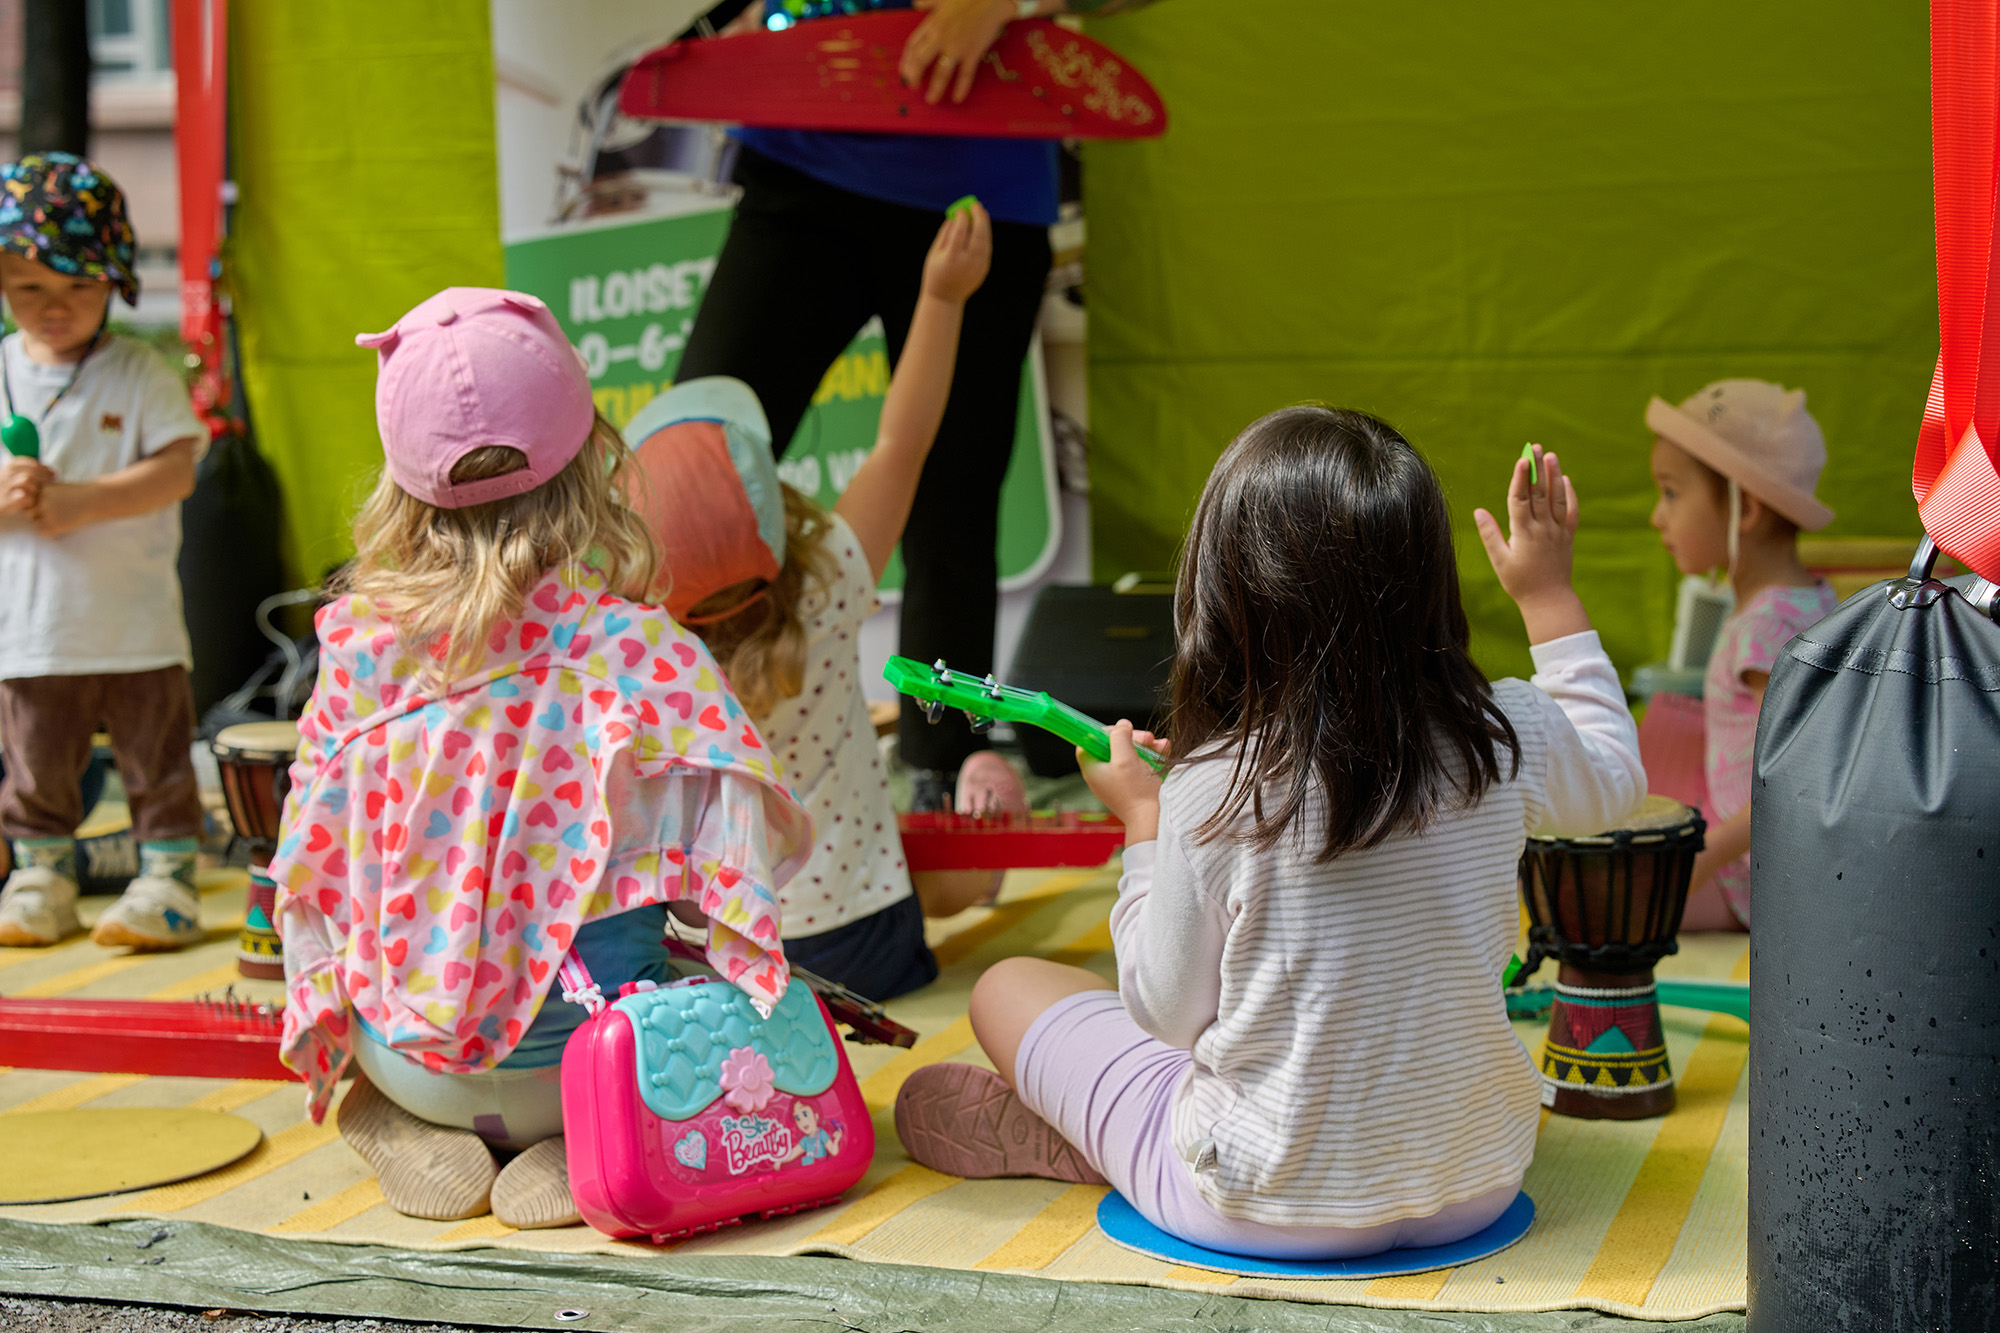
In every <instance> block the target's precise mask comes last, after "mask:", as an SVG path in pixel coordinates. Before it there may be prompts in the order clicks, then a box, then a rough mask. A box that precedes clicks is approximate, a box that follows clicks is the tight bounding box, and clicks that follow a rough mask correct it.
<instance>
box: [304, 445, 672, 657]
mask: <svg viewBox="0 0 2000 1333" xmlns="http://www.w3.org/2000/svg"><path fill="white" fill-rule="evenodd" d="M631 458H632V455H631V451H630V450H628V449H627V448H626V446H625V441H624V438H623V437H622V436H620V435H619V433H618V431H617V430H616V429H615V428H614V427H613V426H612V425H611V423H610V422H608V421H606V420H605V419H604V417H603V415H602V414H599V415H598V417H597V420H596V422H595V423H594V424H593V425H592V426H591V430H590V437H589V438H588V439H587V440H585V441H584V445H583V448H582V449H580V450H578V451H577V455H576V457H575V458H573V459H571V460H570V461H569V464H568V465H567V466H566V467H564V468H563V470H562V471H560V472H558V473H556V475H555V476H553V477H551V478H549V480H547V481H545V482H543V483H542V484H541V485H540V486H537V487H535V489H533V490H531V491H528V492H526V493H525V494H522V495H516V496H510V497H509V498H507V499H504V500H492V501H488V502H487V503H485V504H477V505H467V506H466V507H465V508H463V509H440V508H438V507H437V506H436V505H431V504H426V503H425V502H424V501H422V500H419V499H417V498H416V497H414V496H412V495H411V494H409V492H407V491H405V490H404V489H403V488H402V487H400V486H398V485H397V484H396V483H395V482H394V481H393V480H391V479H390V477H389V474H388V472H387V471H384V472H383V474H382V479H381V480H380V481H379V482H377V483H376V486H375V491H374V494H372V495H370V496H369V497H368V500H367V502H366V503H365V504H363V505H362V506H361V512H360V513H359V514H358V515H357V516H356V517H355V520H354V545H355V554H354V561H353V563H352V564H350V565H349V566H348V567H347V569H346V571H345V572H343V573H342V574H341V575H340V576H338V577H337V578H336V580H335V583H334V591H335V592H337V593H353V594H356V595H358V596H361V597H364V598H367V599H368V600H369V601H372V602H374V603H375V604H376V605H377V606H379V607H380V608H381V609H382V610H383V611H384V613H386V614H387V615H388V616H389V617H390V618H391V619H392V620H393V621H394V622H395V624H396V628H397V631H398V632H399V633H400V634H401V635H402V636H403V637H404V639H405V641H406V642H407V643H408V644H409V645H410V646H411V647H412V648H413V649H415V650H417V652H418V655H419V656H420V657H422V658H426V659H428V660H427V661H426V662H425V664H424V668H423V672H424V676H425V681H426V684H429V685H433V686H436V687H439V688H443V687H446V686H449V685H450V683H451V681H452V680H453V679H454V678H455V677H458V676H461V675H465V674H468V673H470V672H472V671H474V670H477V669H478V667H479V665H480V663H481V662H482V661H483V660H484V659H485V657H486V648H487V644H486V640H487V636H488V635H489V634H491V633H492V631H493V627H494V626H495V625H497V624H498V623H499V622H501V621H502V620H508V619H511V618H513V617H515V616H518V615H519V614H520V613H521V608H522V605H523V604H524V602H525V601H526V599H527V596H528V592H529V590H530V589H532V588H533V587H534V586H535V585H536V584H537V583H539V582H541V580H542V579H543V577H544V576H546V575H547V573H548V572H549V570H551V569H553V568H556V567H558V566H562V565H571V564H583V565H589V566H591V567H592V568H595V569H596V570H598V571H599V572H600V573H602V574H603V575H604V578H605V581H606V583H607V585H608V586H609V588H610V590H611V591H612V592H614V593H616V594H618V595H620V596H623V597H630V598H633V599H635V600H639V599H643V598H644V596H645V592H646V589H647V588H648V587H649V586H651V584H652V582H653V573H654V570H655V568H656V566H657V564H658V559H659V557H658V554H657V551H656V549H655V547H654V545H653V536H652V533H651V531H650V530H649V529H648V528H647V527H646V524H645V522H644V521H643V520H642V519H641V518H640V517H639V516H638V515H637V514H635V513H634V512H632V510H631V509H630V508H628V507H627V506H626V503H625V498H624V492H625V477H626V475H627V473H626V469H627V467H628V465H629V464H630V462H631ZM527 461H528V460H527V456H526V455H525V454H523V453H522V452H521V451H520V450H518V449H514V448H510V447H508V446H505V445H486V446H484V447H481V448H478V449H474V450H472V451H471V452H470V453H468V454H466V455H465V456H464V457H463V458H461V459H459V460H458V463H457V464H456V465H455V466H454V467H453V468H452V470H451V479H452V481H453V482H467V481H481V480H484V479H486V478H488V477H499V476H504V475H506V474H507V473H509V472H514V471H517V470H519V469H520V468H523V467H526V466H527Z"/></svg>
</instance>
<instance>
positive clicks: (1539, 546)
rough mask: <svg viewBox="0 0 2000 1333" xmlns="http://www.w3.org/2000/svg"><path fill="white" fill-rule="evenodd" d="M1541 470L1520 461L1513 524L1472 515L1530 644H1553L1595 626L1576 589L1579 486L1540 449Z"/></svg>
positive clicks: (1512, 488) (1510, 493) (1510, 497)
mask: <svg viewBox="0 0 2000 1333" xmlns="http://www.w3.org/2000/svg"><path fill="white" fill-rule="evenodd" d="M1534 458H1535V464H1536V465H1538V469H1537V470H1538V471H1539V474H1540V480H1539V482H1538V481H1536V480H1534V476H1535V472H1534V471H1531V464H1530V462H1529V460H1528V459H1527V458H1520V459H1517V460H1516V461H1515V463H1514V476H1513V480H1512V482H1511V483H1510V484H1509V485H1508V487H1507V525H1508V527H1509V528H1510V529H1511V531H1509V532H1508V533H1507V534H1506V535H1504V536H1503V535H1502V534H1501V531H1500V524H1499V522H1498V521H1497V520H1496V519H1495V518H1494V517H1493V515H1491V514H1489V513H1488V512H1486V511H1485V510H1484V509H1475V510H1473V511H1472V521H1473V523H1474V525H1475V526H1477V527H1478V529H1479V540H1480V542H1481V543H1483V544H1484V545H1485V547H1486V558H1487V559H1488V560H1490V561H1492V562H1493V572H1494V573H1495V574H1496V575H1498V576H1499V578H1500V586H1501V587H1502V588H1504V589H1505V590H1506V592H1507V595H1508V596H1509V597H1512V598H1513V599H1514V604H1515V605H1516V606H1518V607H1520V608H1521V620H1522V621H1523V622H1524V623H1525V624H1526V625H1527V627H1528V642H1529V643H1547V642H1548V641H1549V640H1550V639H1560V638H1562V637H1563V636H1564V635H1567V634H1580V633H1582V632H1583V631H1585V630H1587V629H1589V628H1590V616H1589V614H1588V613H1587V612H1585V611H1584V609H1583V599H1582V598H1580V597H1578V596H1577V595H1576V589H1575V588H1573V587H1571V586H1570V564H1571V561H1572V559H1573V556H1574V553H1575V548H1576V520H1577V503H1576V487H1575V486H1573V485H1571V484H1570V480H1569V478H1568V477H1565V476H1564V475H1563V472H1562V464H1561V463H1559V462H1558V461H1557V460H1556V456H1555V455H1554V454H1549V453H1543V452H1542V447H1541V446H1540V445H1535V446H1534Z"/></svg>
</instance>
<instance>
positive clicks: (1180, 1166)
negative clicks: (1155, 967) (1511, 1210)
mask: <svg viewBox="0 0 2000 1333" xmlns="http://www.w3.org/2000/svg"><path fill="white" fill-rule="evenodd" d="M1193 1063H1194V1057H1192V1056H1191V1055H1189V1054H1188V1053H1187V1052H1186V1051H1183V1050H1178V1049H1176V1048H1174V1047H1172V1046H1169V1045H1167V1044H1166V1043H1165V1042H1163V1041H1160V1040H1158V1039H1157V1038H1154V1037H1150V1036H1148V1035H1147V1034H1146V1033H1145V1032H1144V1031H1142V1030H1141V1029H1140V1027H1139V1025H1138V1024H1137V1023H1134V1022H1133V1021H1132V1018H1131V1016H1130V1015H1129V1014H1127V1013H1126V1012H1125V1006H1124V1005H1122V1004H1120V1003H1119V1001H1118V993H1117V992H1116V991H1108V990H1094V991H1085V992H1084V993H1082V994H1081V995H1072V996H1070V997H1068V998H1067V999H1063V1000H1059V1001H1057V1002H1056V1003H1055V1004H1052V1005H1050V1006H1049V1007H1048V1009H1047V1010H1045V1011H1044V1012H1043V1014H1042V1016H1041V1017H1040V1018H1037V1019H1036V1020H1035V1022H1034V1025H1033V1026H1032V1027H1030V1028H1029V1029H1028V1032H1027V1035H1026V1036H1024V1037H1023V1038H1022V1039H1021V1049H1020V1051H1019V1053H1018V1054H1016V1055H1015V1057H1014V1076H1015V1082H1016V1084H1017V1088H1016V1090H1017V1091H1018V1092H1019V1093H1020V1095H1021V1100H1022V1101H1024V1102H1026V1103H1027V1104H1028V1107H1029V1109H1031V1110H1033V1111H1034V1112H1035V1113H1036V1114H1037V1115H1039V1116H1041V1117H1042V1118H1043V1119H1044V1120H1046V1121H1048V1122H1049V1123H1050V1124H1052V1125H1054V1126H1055V1127H1056V1128H1057V1129H1058V1130H1060V1131H1061V1132H1062V1135H1063V1137H1064V1138H1066V1139H1068V1140H1069V1141H1070V1142H1071V1143H1073V1144H1075V1145H1076V1146H1077V1147H1078V1148H1080V1149H1081V1150H1082V1151H1083V1155H1084V1156H1085V1157H1087V1158H1089V1159H1090V1164H1091V1165H1092V1166H1094V1167H1096V1168H1097V1169H1098V1170H1099V1171H1100V1172H1102V1173H1103V1175H1104V1178H1105V1179H1106V1180H1109V1181H1110V1182H1111V1183H1112V1184H1113V1185H1114V1186H1116V1187H1117V1190H1118V1192H1119V1193H1120V1194H1122V1195H1124V1196H1125V1198H1126V1199H1127V1200H1128V1201H1129V1202H1130V1203H1131V1205H1132V1206H1133V1207H1134V1208H1136V1209H1138V1210H1139V1213H1140V1215H1141V1216H1142V1217H1144V1218H1145V1219H1146V1220H1147V1221H1149V1222H1151V1223H1152V1224H1153V1225H1154V1226H1156V1227H1159V1228H1160V1229H1161V1230H1162V1231H1166V1232H1169V1233H1171V1234H1172V1235H1175V1236H1179V1237H1180V1238H1181V1239H1182V1240H1186V1241H1192V1242H1193V1243H1194V1244H1196V1245H1202V1246H1206V1247H1207V1248H1209V1249H1211V1250H1221V1251H1223V1252H1225V1253H1228V1254H1247V1255H1252V1256H1255V1257H1257V1258H1263V1259H1349V1258H1354V1257H1356V1256H1360V1255H1367V1254H1380V1253H1382V1252H1383V1251H1384V1250H1396V1249H1408V1248H1412V1247H1416V1246H1427V1245H1448V1244H1450V1243H1451V1242H1452V1241H1455V1240H1462V1239H1464V1238H1465V1237H1467V1236H1470V1235H1472V1234H1473V1233H1474V1232H1478V1231H1483V1230H1485V1229H1486V1228H1487V1227H1488V1226H1490V1225H1492V1224H1493V1222H1494V1221H1495V1220H1496V1219H1497V1218H1498V1217H1499V1216H1500V1214H1501V1213H1503V1212H1505V1211H1506V1209H1507V1205H1508V1204H1510V1203H1512V1202H1513V1201H1514V1196H1515V1194H1516V1193H1518V1192H1519V1189H1520V1186H1519V1185H1518V1184H1514V1185H1508V1186H1506V1187H1505V1188H1502V1189H1496V1190H1490V1191H1488V1192H1487V1193H1485V1194H1482V1195H1480V1196H1478V1197H1477V1198H1473V1199H1467V1200H1465V1201H1464V1202H1462V1203H1454V1204H1449V1205H1447V1206H1446V1207H1444V1208H1441V1209H1439V1210H1438V1211H1437V1212H1435V1213H1432V1214H1431V1215H1430V1216H1429V1217H1416V1218H1407V1219H1404V1220H1402V1221H1397V1222H1384V1223H1382V1224H1381V1225H1380V1226H1372V1227H1279V1226H1269V1225H1267V1224H1265V1223H1262V1222H1248V1221H1243V1220H1241V1219H1238V1218H1233V1217H1224V1216H1223V1215H1222V1214H1221V1213H1218V1212H1216V1211H1215V1210H1214V1209H1213V1208H1211V1207H1210V1206H1209V1205H1208V1203H1207V1202H1206V1201H1205V1200H1204V1199H1203V1198H1202V1197H1201V1195H1200V1194H1198V1193H1197V1192H1196V1191H1195V1187H1194V1181H1193V1178H1192V1177H1191V1175H1190V1174H1189V1171H1188V1168H1187V1164H1186V1163H1185V1162H1183V1161H1182V1160H1181V1159H1180V1157H1179V1155H1178V1154H1176V1153H1175V1152H1174V1146H1173V1135H1172V1132H1171V1131H1172V1121H1171V1112H1172V1109H1173V1102H1174V1094H1175V1093H1176V1092H1177V1091H1178V1090H1179V1089H1180V1085H1181V1081H1182V1080H1183V1079H1184V1078H1186V1076H1187V1072H1188V1070H1189V1068H1190V1067H1192V1065H1193Z"/></svg>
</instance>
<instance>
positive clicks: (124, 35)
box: [89, 0, 174, 79]
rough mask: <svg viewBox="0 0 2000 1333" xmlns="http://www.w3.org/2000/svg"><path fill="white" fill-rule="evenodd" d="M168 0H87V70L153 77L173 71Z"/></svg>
mask: <svg viewBox="0 0 2000 1333" xmlns="http://www.w3.org/2000/svg"><path fill="white" fill-rule="evenodd" d="M168 3H169V0H89V6H90V8H89V14H90V60H91V73H92V74H93V75H94V76H95V77H97V78H100V79H153V78H158V77H159V76H160V75H163V74H168V73H171V72H172V71H173V67H174V61H173V50H172V47H171V45H170V44H169V42H168V25H167V5H168Z"/></svg>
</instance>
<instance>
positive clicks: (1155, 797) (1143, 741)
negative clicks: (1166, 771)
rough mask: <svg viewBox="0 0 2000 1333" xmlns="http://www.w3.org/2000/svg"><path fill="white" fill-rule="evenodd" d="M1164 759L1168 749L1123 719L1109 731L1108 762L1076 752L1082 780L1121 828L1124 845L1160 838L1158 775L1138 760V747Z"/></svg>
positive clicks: (1150, 733)
mask: <svg viewBox="0 0 2000 1333" xmlns="http://www.w3.org/2000/svg"><path fill="white" fill-rule="evenodd" d="M1141 745H1143V746H1145V747H1146V748H1147V749H1149V750H1151V751H1152V752H1153V753H1154V754H1157V755H1160V756H1161V757H1163V758H1164V757H1165V756H1166V755H1167V753H1168V750H1169V746H1168V744H1167V742H1166V741H1163V740H1161V739H1160V738H1159V737H1157V736H1155V735H1154V734H1153V733H1152V732H1150V731H1134V730H1133V729H1132V724H1131V723H1130V722H1127V721H1125V720H1124V719H1123V718H1120V719H1119V720H1118V725H1116V726H1114V727H1112V728H1111V761H1110V762H1109V763H1100V762H1098V761H1097V760H1096V759H1093V758H1091V757H1090V755H1088V754H1086V753H1085V752H1084V751H1083V750H1082V749H1078V750H1077V752H1076V762H1077V765H1078V766H1079V767H1080V768H1082V769H1083V780H1084V781H1085V782H1086V783H1088V784H1089V786H1090V790H1091V791H1092V792H1093V793H1095V794H1096V796H1097V799H1098V800H1100V801H1102V802H1104V808H1105V809H1106V810H1109V811H1110V812H1111V813H1112V815H1113V816H1115V817H1116V818H1117V820H1118V822H1119V823H1121V824H1123V825H1124V826H1125V845H1126V846H1127V847H1130V846H1133V845H1134V844H1136V843H1141V842H1151V841H1153V839H1155V838H1157V837H1159V836H1160V775H1159V774H1158V773H1155V772H1154V771H1153V766H1152V765H1151V764H1148V763H1147V762H1146V761H1145V760H1144V759H1141V758H1140V757H1139V750H1138V747H1139V746H1141Z"/></svg>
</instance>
